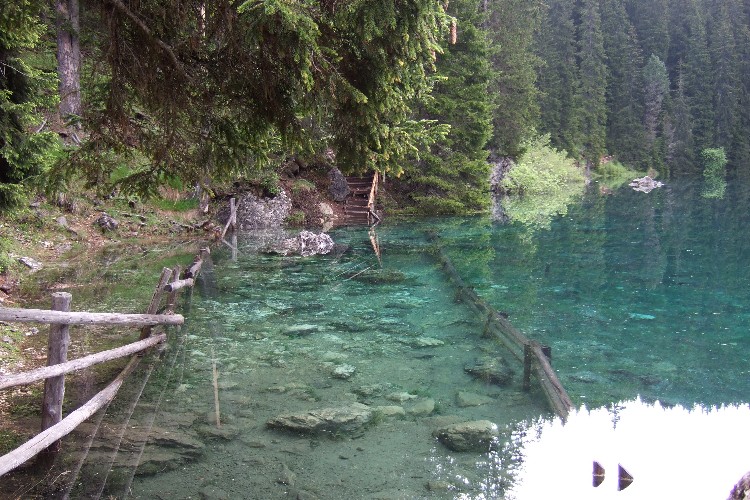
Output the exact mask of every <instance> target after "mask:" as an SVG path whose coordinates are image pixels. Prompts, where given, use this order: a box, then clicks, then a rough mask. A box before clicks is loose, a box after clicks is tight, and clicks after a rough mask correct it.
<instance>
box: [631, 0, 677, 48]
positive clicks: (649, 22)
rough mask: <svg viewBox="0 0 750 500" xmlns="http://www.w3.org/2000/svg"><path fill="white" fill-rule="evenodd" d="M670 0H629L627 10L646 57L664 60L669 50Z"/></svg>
mask: <svg viewBox="0 0 750 500" xmlns="http://www.w3.org/2000/svg"><path fill="white" fill-rule="evenodd" d="M670 1H672V0H630V2H629V3H630V5H629V8H628V11H629V13H630V19H631V20H632V23H633V25H634V26H635V28H636V32H637V33H638V39H639V40H640V43H641V50H642V52H643V54H645V55H646V57H650V56H651V54H655V55H656V56H657V57H658V58H659V59H661V60H662V61H665V60H666V59H667V55H668V52H669V44H670V33H669V24H670V22H669V3H670Z"/></svg>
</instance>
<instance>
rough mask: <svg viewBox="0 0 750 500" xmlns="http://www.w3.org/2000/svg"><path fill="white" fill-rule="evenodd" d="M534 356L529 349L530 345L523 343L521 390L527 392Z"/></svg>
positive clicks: (529, 385) (529, 388)
mask: <svg viewBox="0 0 750 500" xmlns="http://www.w3.org/2000/svg"><path fill="white" fill-rule="evenodd" d="M533 358H534V353H533V352H532V350H531V345H529V344H524V346H523V390H524V391H526V392H528V391H530V390H531V362H532V360H533Z"/></svg>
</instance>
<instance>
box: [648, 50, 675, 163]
mask: <svg viewBox="0 0 750 500" xmlns="http://www.w3.org/2000/svg"><path fill="white" fill-rule="evenodd" d="M643 82H644V92H643V99H644V107H645V111H644V116H643V124H644V128H645V132H646V137H645V142H644V145H643V147H644V149H645V150H646V154H647V155H648V160H649V166H650V167H652V168H654V169H656V170H663V166H664V165H663V161H664V159H665V156H666V154H665V150H664V139H663V136H664V133H663V132H664V128H665V116H664V109H665V106H666V104H667V102H668V98H669V75H667V67H666V66H665V65H664V63H663V62H662V60H661V59H659V57H657V56H656V55H655V54H651V57H650V58H649V59H648V63H647V64H646V67H645V68H643Z"/></svg>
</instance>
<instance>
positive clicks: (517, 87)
mask: <svg viewBox="0 0 750 500" xmlns="http://www.w3.org/2000/svg"><path fill="white" fill-rule="evenodd" d="M485 3H486V4H487V10H486V15H487V22H486V26H487V28H486V31H487V34H488V40H489V42H490V46H491V48H490V50H491V54H492V56H491V60H492V69H493V73H494V77H493V81H492V84H491V85H490V91H491V92H492V94H493V95H494V97H495V106H494V108H495V113H494V118H493V123H494V135H493V138H492V149H493V151H494V153H495V155H497V156H517V155H518V154H519V153H520V147H521V143H522V142H523V141H524V140H525V139H526V138H527V137H528V135H529V133H530V131H531V130H533V129H535V128H536V126H537V124H538V123H539V96H538V93H537V89H536V77H537V68H538V66H539V64H540V60H539V58H538V57H537V56H536V55H535V54H534V46H533V42H534V33H535V32H536V30H537V27H538V26H537V25H538V23H539V18H540V4H538V3H537V2H529V1H528V0H498V1H495V2H489V3H487V2H485Z"/></svg>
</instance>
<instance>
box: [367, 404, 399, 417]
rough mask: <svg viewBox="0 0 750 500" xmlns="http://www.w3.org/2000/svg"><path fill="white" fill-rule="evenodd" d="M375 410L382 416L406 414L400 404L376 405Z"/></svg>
mask: <svg viewBox="0 0 750 500" xmlns="http://www.w3.org/2000/svg"><path fill="white" fill-rule="evenodd" d="M374 409H375V411H376V412H378V413H380V414H381V415H382V416H384V417H403V416H405V415H406V411H405V410H404V408H403V407H402V406H396V405H386V406H376V407H375V408H374Z"/></svg>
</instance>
